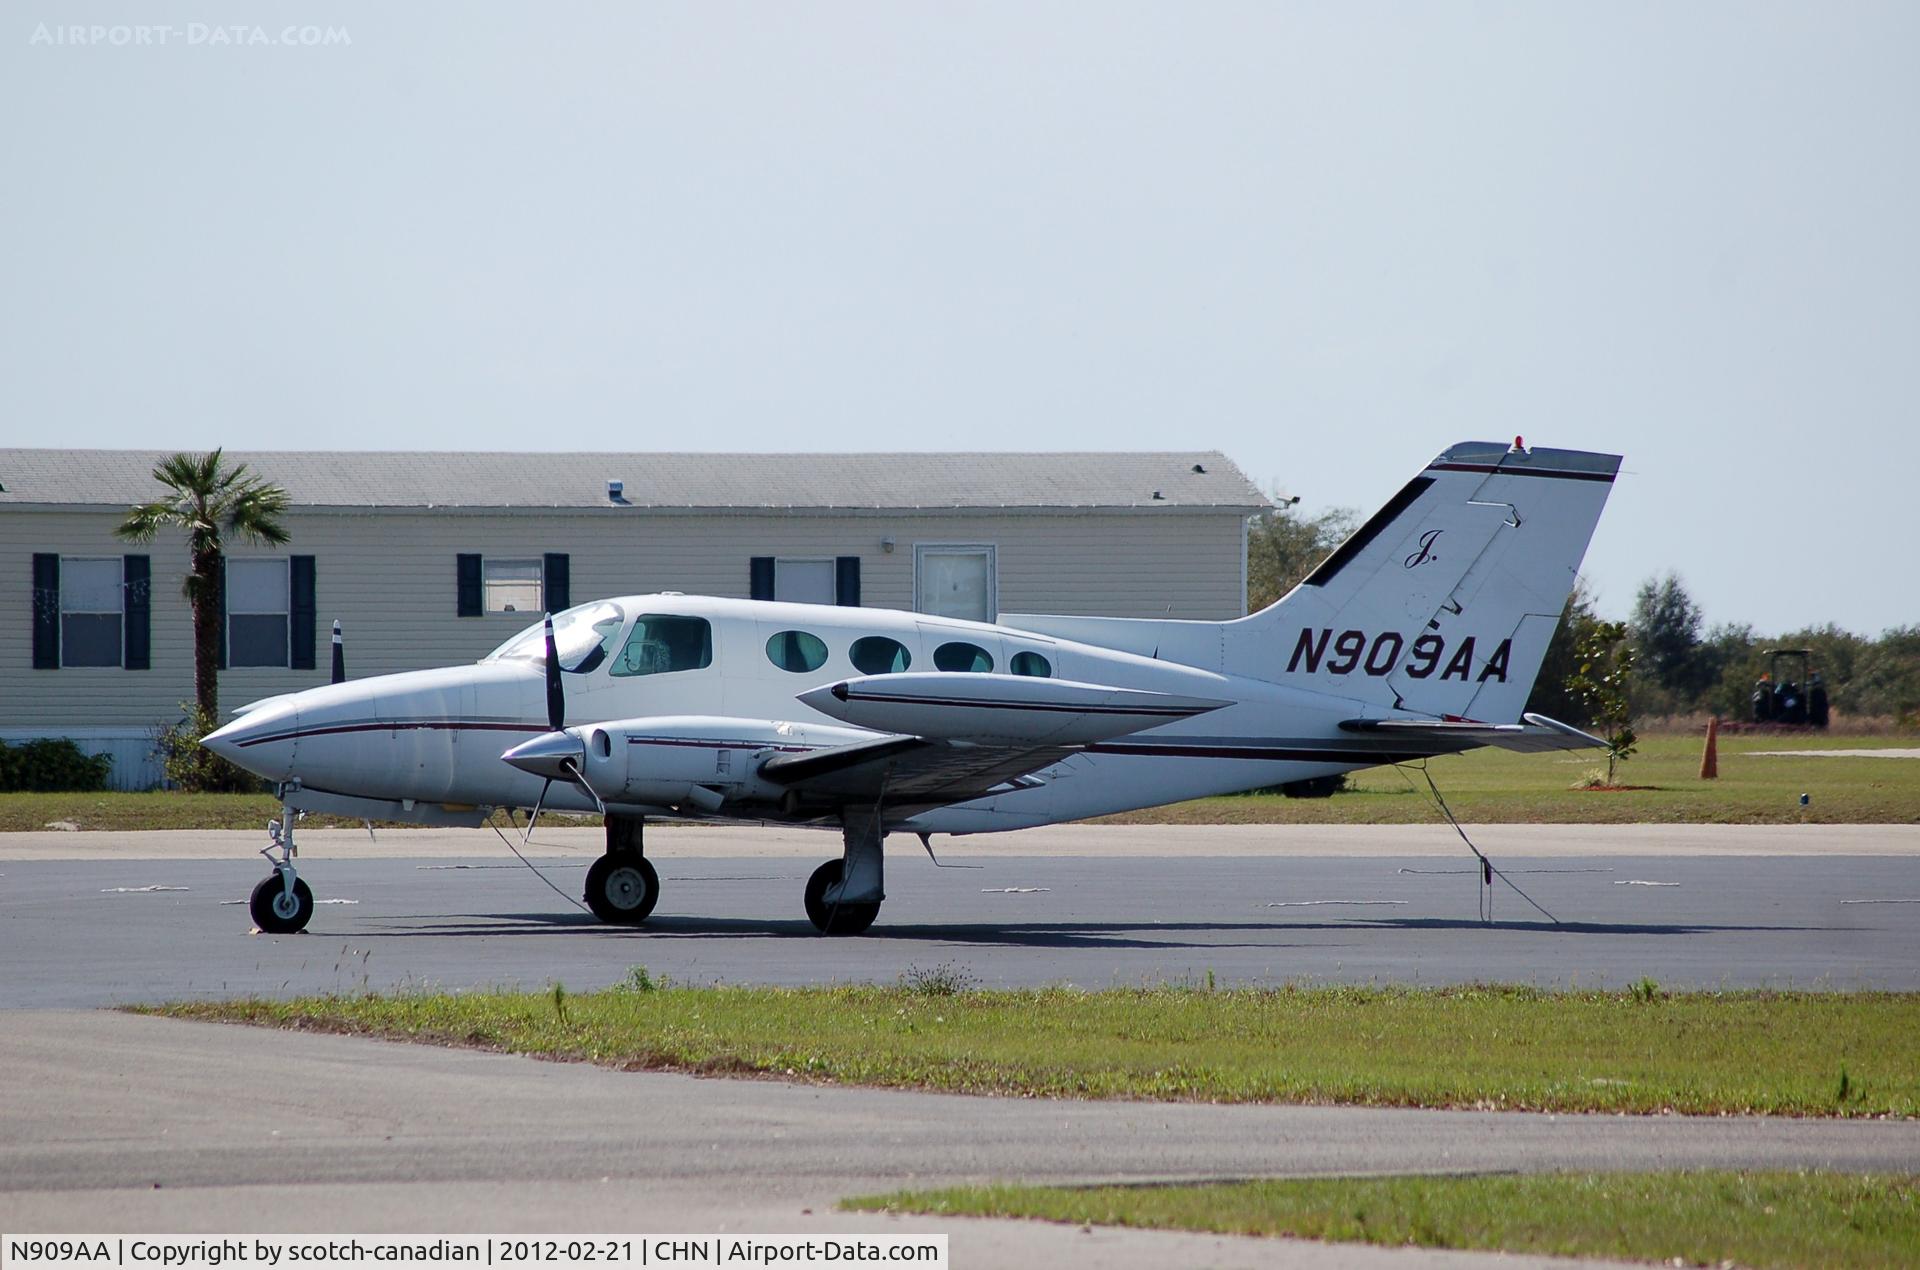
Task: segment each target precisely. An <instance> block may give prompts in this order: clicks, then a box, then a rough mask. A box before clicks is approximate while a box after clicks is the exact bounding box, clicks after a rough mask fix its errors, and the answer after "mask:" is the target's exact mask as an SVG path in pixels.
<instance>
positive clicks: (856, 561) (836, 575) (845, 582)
mask: <svg viewBox="0 0 1920 1270" xmlns="http://www.w3.org/2000/svg"><path fill="white" fill-rule="evenodd" d="M833 602H834V603H835V604H844V605H846V606H847V607H848V608H855V609H857V608H859V607H860V557H859V556H836V557H835V558H834V561H833Z"/></svg>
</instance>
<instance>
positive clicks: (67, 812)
mask: <svg viewBox="0 0 1920 1270" xmlns="http://www.w3.org/2000/svg"><path fill="white" fill-rule="evenodd" d="M279 815H280V804H279V803H278V802H276V801H275V800H274V798H273V796H272V795H271V794H186V793H181V792H180V791H179V790H156V791H154V792H153V793H147V794H123V793H117V792H111V791H105V792H99V793H90V794H27V793H6V794H0V833H21V832H25V831H28V830H34V829H45V828H46V827H47V826H48V825H49V824H51V823H53V822H55V821H65V822H67V823H68V824H71V825H74V826H76V827H77V828H80V829H83V830H113V831H116V832H126V831H128V830H135V829H257V830H264V829H265V828H266V826H267V822H268V821H269V820H274V819H277V818H278V817H279ZM301 826H302V827H303V828H318V829H325V828H330V827H335V826H350V827H352V828H355V829H358V828H359V827H360V822H359V821H358V820H342V819H340V818H339V817H337V816H309V817H308V818H307V819H306V820H304V821H302V822H301ZM395 827H405V826H395Z"/></svg>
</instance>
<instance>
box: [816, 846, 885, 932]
mask: <svg viewBox="0 0 1920 1270" xmlns="http://www.w3.org/2000/svg"><path fill="white" fill-rule="evenodd" d="M840 868H841V862H840V861H839V860H829V861H827V862H826V863H825V864H823V865H821V866H820V867H819V868H817V869H815V870H814V871H813V876H812V877H810V878H808V879H807V893H806V899H807V920H808V921H810V922H812V923H813V928H814V929H815V930H817V931H819V932H820V933H821V934H822V935H858V934H859V933H860V932H861V931H863V930H865V929H866V928H867V927H869V926H871V925H873V919H874V918H876V917H878V916H880V905H879V904H878V903H873V904H849V903H847V902H845V901H842V902H840V903H838V904H833V903H829V902H828V900H827V888H828V887H830V886H832V885H833V884H834V883H835V882H838V881H839V880H840Z"/></svg>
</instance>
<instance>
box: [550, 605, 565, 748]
mask: <svg viewBox="0 0 1920 1270" xmlns="http://www.w3.org/2000/svg"><path fill="white" fill-rule="evenodd" d="M566 726H567V690H566V687H565V686H564V685H563V684H562V683H561V682H560V650H559V648H558V647H557V646H556V645H555V644H554V642H553V614H551V613H549V614H547V727H548V729H549V730H551V731H554V732H558V731H559V730H560V729H562V728H564V727H566Z"/></svg>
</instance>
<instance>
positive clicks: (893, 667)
mask: <svg viewBox="0 0 1920 1270" xmlns="http://www.w3.org/2000/svg"><path fill="white" fill-rule="evenodd" d="M847 657H848V659H849V660H850V661H852V662H853V668H854V669H855V670H857V671H859V672H860V673H861V674H863V675H897V674H899V673H900V672H901V671H903V670H905V669H906V668H907V667H909V666H911V665H913V654H912V653H910V652H908V651H907V646H906V645H905V644H902V643H901V642H900V641H899V640H897V639H888V638H887V637H886V636H885V635H869V636H867V637H866V638H864V639H856V640H854V641H853V647H852V648H850V649H848V650H847Z"/></svg>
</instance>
